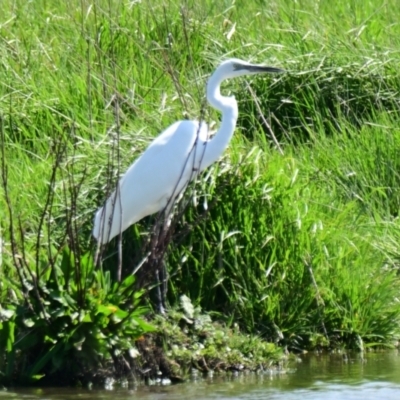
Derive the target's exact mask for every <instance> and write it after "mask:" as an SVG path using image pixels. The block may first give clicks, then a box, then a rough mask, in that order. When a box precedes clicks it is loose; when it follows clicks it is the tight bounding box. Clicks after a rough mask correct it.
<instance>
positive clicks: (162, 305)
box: [156, 260, 168, 315]
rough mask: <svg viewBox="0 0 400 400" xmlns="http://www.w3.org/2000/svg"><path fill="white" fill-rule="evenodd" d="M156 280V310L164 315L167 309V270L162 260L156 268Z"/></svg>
mask: <svg viewBox="0 0 400 400" xmlns="http://www.w3.org/2000/svg"><path fill="white" fill-rule="evenodd" d="M156 281H157V289H156V290H157V302H158V304H157V307H158V312H159V313H160V314H162V315H165V314H166V310H167V290H168V271H167V268H166V266H165V262H164V260H163V261H162V262H161V268H157V269H156Z"/></svg>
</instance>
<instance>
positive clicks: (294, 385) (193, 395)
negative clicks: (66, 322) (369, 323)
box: [0, 351, 400, 400]
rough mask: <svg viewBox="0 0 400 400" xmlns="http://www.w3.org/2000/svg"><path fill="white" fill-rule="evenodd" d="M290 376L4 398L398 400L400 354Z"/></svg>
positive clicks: (323, 358)
mask: <svg viewBox="0 0 400 400" xmlns="http://www.w3.org/2000/svg"><path fill="white" fill-rule="evenodd" d="M300 358H301V362H299V363H297V364H295V365H293V367H294V368H293V370H292V371H291V372H290V373H287V374H279V375H267V374H264V375H256V374H248V375H245V374H242V375H238V376H233V375H232V376H230V377H229V378H223V379H221V378H216V377H214V378H205V379H198V380H193V381H190V382H188V383H185V384H179V385H170V386H147V387H141V388H138V389H128V388H116V389H113V390H105V389H103V390H95V389H93V390H88V389H65V388H62V389H52V388H46V389H11V388H10V389H8V390H4V391H0V400H3V399H4V400H5V399H24V400H33V399H35V400H44V399H46V400H61V399H65V400H100V399H104V400H128V399H129V400H131V399H140V400H173V399H177V400H194V399H196V400H261V399H263V400H264V399H267V400H294V399H296V400H298V399H301V400H306V399H313V400H320V399H322V400H331V399H332V400H333V399H335V400H337V399H346V400H347V399H349V400H361V399H363V400H367V399H374V400H375V399H384V400H392V399H393V400H394V399H396V400H397V399H400V353H399V352H398V351H388V352H373V353H366V354H364V355H363V356H361V355H360V354H350V355H347V356H344V355H342V354H329V355H327V354H325V355H316V354H313V355H306V356H301V357H300Z"/></svg>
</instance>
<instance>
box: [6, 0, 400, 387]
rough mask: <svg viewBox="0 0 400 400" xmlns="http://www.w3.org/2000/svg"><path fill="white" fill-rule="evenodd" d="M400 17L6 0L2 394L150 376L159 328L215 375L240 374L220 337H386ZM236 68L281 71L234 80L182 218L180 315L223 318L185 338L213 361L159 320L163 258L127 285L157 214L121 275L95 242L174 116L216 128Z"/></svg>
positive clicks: (264, 7)
mask: <svg viewBox="0 0 400 400" xmlns="http://www.w3.org/2000/svg"><path fill="white" fill-rule="evenodd" d="M397 8H398V6H397V2H396V1H395V0H387V1H385V2H380V1H379V0H371V1H361V0H350V1H346V2H345V1H340V2H327V1H319V2H315V1H311V0H302V1H298V2H293V1H289V0H286V1H272V2H271V1H270V2H264V1H262V0H253V1H247V0H246V1H243V0H237V1H236V2H232V1H218V2H216V1H211V0H209V1H203V2H196V1H191V0H187V1H184V2H178V1H174V2H173V1H169V2H164V3H163V2H156V1H145V0H143V1H122V0H121V1H120V0H93V1H88V0H79V1H78V0H72V1H70V2H60V1H56V0H37V1H34V2H25V1H19V0H2V3H1V10H2V12H1V15H0V60H1V61H0V138H1V143H0V145H1V151H0V154H1V185H0V186H1V188H2V189H1V191H0V224H1V225H0V239H1V241H0V244H1V246H0V256H1V258H0V304H1V305H0V380H1V381H2V382H3V383H9V382H20V383H21V382H32V381H35V380H38V379H40V378H47V379H53V382H54V379H56V378H57V377H60V376H66V375H67V374H68V375H69V376H70V378H71V382H73V381H77V380H81V381H85V380H86V379H94V377H95V376H103V377H104V376H108V375H109V374H114V375H117V376H121V375H124V374H125V375H127V376H129V374H130V373H131V372H132V371H136V370H138V369H140V368H141V367H142V366H143V365H144V364H143V365H142V364H141V363H142V362H144V361H143V360H142V361H140V365H138V364H137V363H138V359H137V356H136V355H135V354H136V353H135V351H136V349H137V348H139V349H140V343H141V342H143V338H144V337H145V338H146V340H149V341H150V342H148V343H153V342H151V340H155V341H156V342H157V340H158V341H160V340H161V339H160V337H159V336H151V335H152V334H151V332H153V331H154V329H159V328H160V327H161V330H162V332H163V336H162V340H161V342H162V343H163V346H164V347H165V348H164V350H165V357H167V358H170V359H171V360H174V359H175V360H179V365H180V367H181V371H180V373H184V372H185V370H187V369H188V368H189V367H188V365H189V364H190V363H193V365H194V366H197V367H198V368H200V369H201V365H199V360H200V359H201V360H202V358H201V357H204V359H206V357H209V358H208V359H207V364H209V363H210V362H211V364H209V365H212V362H213V361H210V360H214V362H217V361H218V362H220V361H222V362H225V363H226V362H231V363H232V364H235V363H238V362H239V361H238V360H239V358H234V359H232V360H230V361H229V358H224V357H225V356H226V355H221V359H219V360H217V361H216V359H215V358H213V355H214V354H215V352H218V353H219V354H221V353H220V352H221V349H220V348H219V347H215V346H216V345H215V343H214V344H212V340H211V339H213V340H217V339H216V338H218V335H222V334H221V333H220V332H225V331H224V330H222V328H220V327H221V326H223V325H224V326H225V327H227V328H232V329H233V327H234V326H237V327H240V331H241V332H243V333H245V334H251V335H252V337H261V338H263V339H265V340H266V341H267V342H269V343H267V342H264V344H260V342H259V340H258V339H249V343H253V344H254V345H253V346H252V347H248V348H245V347H246V346H247V344H246V343H245V342H243V338H244V337H246V336H243V337H241V336H240V335H239V334H236V333H235V334H232V335H231V334H227V335H228V338H227V339H226V341H222V340H221V341H220V342H218V343H217V344H218V345H221V346H222V345H223V346H228V347H232V346H233V344H232V341H230V340H231V339H232V337H233V338H234V339H232V340H233V342H235V345H236V346H237V347H236V348H235V351H234V352H233V353H232V354H236V355H240V356H243V357H244V358H246V357H248V354H249V353H252V354H258V356H257V357H266V356H268V357H271V359H272V360H276V357H277V354H278V353H279V352H278V350H277V349H276V348H275V346H274V345H272V344H270V343H274V344H278V345H285V346H288V347H289V349H298V350H303V349H309V348H331V347H335V346H344V347H352V348H358V349H363V348H366V347H371V346H377V345H379V346H391V345H393V343H394V342H395V341H396V340H397V339H398V338H399V335H400V329H399V320H400V302H399V300H398V293H399V289H400V280H399V276H398V268H399V266H400V245H399V243H400V222H399V210H400V157H399V154H400V130H399V128H398V126H399V121H400V118H399V117H400V112H399V110H400V96H399V91H400V76H399V74H398V72H397V67H398V65H399V61H400V57H399V54H398V51H397V49H398V47H399V45H400V39H399V38H400V25H399V24H398V12H397ZM227 57H238V58H242V59H247V60H252V61H257V62H260V63H261V62H262V63H265V64H270V65H274V66H278V67H283V68H285V69H286V70H287V71H288V72H287V73H286V74H282V75H279V76H270V77H258V78H255V79H254V80H251V81H250V82H247V81H245V80H237V81H234V82H229V84H227V85H225V86H224V90H225V91H226V92H232V93H234V94H235V96H236V98H237V99H238V101H239V110H240V118H239V123H238V128H237V132H236V134H235V136H234V138H233V141H232V143H231V145H230V148H229V150H228V151H227V152H226V154H225V155H224V156H223V158H222V159H221V161H220V162H219V163H218V164H217V165H215V166H214V167H212V168H211V169H210V170H208V171H206V172H205V173H204V175H203V176H202V179H201V180H200V181H199V182H197V183H196V184H195V185H193V186H192V187H191V188H190V190H188V193H187V196H186V198H185V199H183V201H182V202H181V204H180V206H179V207H178V208H177V213H176V214H177V215H176V218H175V222H176V226H175V230H174V232H171V236H169V237H168V240H170V241H171V244H170V246H169V247H168V250H167V253H166V263H167V266H168V270H169V274H170V281H169V292H168V295H169V301H170V303H171V304H172V305H175V304H177V303H178V302H179V299H180V298H181V296H182V295H186V296H188V297H189V298H190V300H191V301H192V303H193V304H194V305H195V306H196V307H201V309H202V313H205V314H207V313H209V315H211V316H212V319H213V320H215V321H219V325H218V324H217V325H215V326H214V328H212V327H211V326H210V324H209V320H208V319H207V324H208V325H207V329H206V331H207V335H205V336H206V337H207V338H208V339H210V340H209V342H208V346H207V345H206V344H204V343H203V342H202V341H203V339H204V338H203V339H200V336H199V331H196V328H195V327H193V328H191V329H192V330H193V331H191V333H190V336H191V339H192V340H194V342H196V341H198V342H199V343H200V342H201V344H202V351H201V352H199V351H198V349H196V346H195V345H193V346H192V347H191V346H186V343H182V346H181V347H180V346H179V345H178V342H177V340H178V341H179V338H181V339H182V341H184V342H185V341H186V340H188V339H185V338H184V336H179V332H177V331H176V325H177V324H178V322H176V321H180V318H181V317H179V315H178V317H177V316H176V314H172V315H171V316H169V320H168V321H165V320H164V321H161V322H160V321H159V320H158V319H156V320H155V321H154V320H153V321H151V323H149V322H148V321H149V317H150V316H151V314H150V309H151V303H150V302H149V296H148V295H147V288H148V283H149V282H151V281H152V279H153V276H152V274H151V273H148V274H147V275H148V276H145V275H146V271H148V272H152V268H151V266H152V265H150V264H148V265H146V264H145V265H143V266H142V268H141V269H140V270H139V272H138V274H137V275H135V276H133V275H132V271H134V270H135V268H136V267H137V266H138V264H139V263H140V261H141V259H142V257H143V255H144V254H146V252H147V250H149V247H148V246H149V244H148V240H147V238H148V237H149V234H148V232H151V231H152V227H153V225H154V224H156V223H157V221H156V218H155V217H149V218H146V219H145V220H144V221H142V222H140V223H139V224H137V225H135V226H134V227H132V228H130V229H128V230H127V232H126V233H125V234H124V238H123V254H122V264H119V261H118V245H117V243H114V242H113V243H111V244H110V246H108V247H107V249H106V250H105V254H103V258H104V262H103V263H101V265H99V264H96V262H95V253H96V248H95V244H94V243H93V242H92V240H91V237H90V232H91V224H92V218H93V214H94V211H95V210H96V208H97V207H98V206H99V205H100V204H101V203H102V202H103V201H104V199H105V198H106V196H107V194H108V193H109V192H110V190H112V188H113V185H115V182H116V179H117V177H118V175H119V174H120V173H121V172H122V171H124V170H125V169H126V167H127V166H128V165H129V164H130V163H131V162H132V160H133V159H134V158H135V157H137V156H138V155H139V154H140V153H141V151H142V150H143V149H144V148H145V147H146V146H147V144H148V143H149V141H150V140H151V139H152V138H153V137H154V136H155V135H157V134H159V133H160V132H161V131H162V130H163V129H164V128H165V127H167V126H168V125H169V124H170V123H171V122H173V121H175V120H177V119H182V118H199V117H200V116H204V118H205V119H206V120H207V121H208V122H210V123H213V121H215V122H216V126H218V120H219V115H218V113H217V112H216V111H214V110H212V109H210V108H209V107H205V102H204V85H205V82H206V79H207V77H208V76H209V74H210V72H211V71H212V70H213V68H214V67H215V66H216V64H218V62H219V61H220V60H221V59H223V58H227ZM248 83H249V85H248ZM184 204H187V207H186V208H185V207H183V205H184ZM206 205H207V206H206ZM181 211H182V212H181ZM161 244H162V245H163V246H161V250H160V249H158V250H157V251H161V252H163V251H165V249H166V245H167V244H168V241H167V242H165V243H161ZM146 246H147V247H146ZM150 250H154V249H152V248H151V246H150ZM155 258H156V257H155ZM146 268H147V269H146ZM197 310H198V308H197ZM174 312H175V313H176V311H174ZM202 313H200V314H198V316H197V317H196V318H198V319H199V320H201V318H203V317H201V318H200V316H203V314H202ZM193 318H194V317H193ZM204 318H206V317H204ZM207 318H208V317H207ZM183 319H185V318H183ZM174 321H175V322H174ZM186 322H187V321H186ZM235 324H237V325H235ZM178 325H179V324H178ZM223 329H226V328H223ZM238 329H239V328H238ZM210 332H212V333H210ZM229 332H232V331H229ZM153 335H154V334H153ZM154 338H157V340H156V339H154ZM146 343H147V342H146ZM210 343H211V344H210ZM213 346H214V347H213ZM249 346H250V345H249ZM263 346H264V347H263ZM232 348H233V347H232ZM190 350H193V351H194V353H193V356H192V357H191V356H190ZM213 352H214V353H213ZM132 354H134V355H135V357H133V356H132ZM199 355H200V356H201V357H200V358H196V357H197V356H199ZM238 357H239V356H238ZM255 357H256V356H255ZM257 357H256V358H257ZM242 360H243V359H242ZM257 360H259V359H258V358H257ZM257 362H258V361H257ZM135 363H136V364H135ZM242 363H243V362H242ZM266 364H268V363H266ZM139 367H140V368H139ZM248 367H249V368H252V366H251V365H250V364H249V365H248ZM135 368H136V369H135ZM156 369H157V368H155V370H154V371H156ZM99 371H101V372H99ZM105 371H106V372H105ZM110 371H111V372H110Z"/></svg>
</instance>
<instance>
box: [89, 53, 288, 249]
mask: <svg viewBox="0 0 400 400" xmlns="http://www.w3.org/2000/svg"><path fill="white" fill-rule="evenodd" d="M266 72H267V73H276V72H283V70H281V69H279V68H274V67H267V66H264V65H256V64H250V63H248V62H245V61H242V60H239V59H229V60H227V61H224V62H223V63H222V64H221V65H220V66H219V67H218V68H217V69H216V70H215V72H214V73H213V74H212V76H211V77H210V79H209V81H208V84H207V100H208V102H209V103H210V104H211V106H212V107H214V108H216V109H217V110H219V111H220V112H221V113H222V121H221V126H220V128H219V130H218V131H217V133H216V134H215V135H214V136H213V137H212V138H210V137H209V134H208V127H207V125H206V124H205V123H204V122H199V121H190V120H183V121H178V122H175V123H174V124H172V125H171V126H170V127H169V128H167V129H166V130H165V131H164V132H162V133H161V135H159V136H158V137H157V138H155V139H154V140H153V142H152V143H151V144H150V145H149V147H148V148H147V149H146V150H145V152H144V153H143V154H142V155H141V156H140V157H139V158H138V159H137V160H136V161H134V163H133V164H132V165H131V166H130V167H129V169H128V170H127V171H126V173H125V175H123V176H122V178H121V180H120V181H119V183H118V186H117V189H116V190H115V191H114V193H112V194H111V196H110V197H109V198H108V199H107V201H106V203H105V205H104V206H103V207H101V208H100V209H99V210H98V211H97V212H96V215H95V218H94V228H93V236H94V237H95V238H96V240H97V241H98V242H99V244H104V243H107V242H109V241H110V240H111V239H112V238H114V237H115V236H117V235H118V234H119V233H120V232H123V231H124V230H125V229H126V228H128V227H129V226H130V225H132V224H134V223H135V222H137V221H139V220H140V219H142V218H143V217H145V216H147V215H150V214H153V213H156V212H158V211H161V210H164V209H165V210H166V215H168V214H169V212H170V211H171V208H172V206H173V204H174V201H175V200H176V198H177V196H178V195H179V194H180V193H181V192H182V190H183V189H184V188H185V187H186V185H187V184H188V183H189V182H190V181H191V180H192V179H193V178H194V176H196V174H198V173H199V172H201V171H203V170H204V169H205V168H207V167H208V166H210V165H211V164H213V163H214V162H215V161H217V160H218V158H219V157H220V155H221V154H222V153H223V152H224V150H225V149H226V147H227V146H228V144H229V142H230V140H231V138H232V135H233V132H234V130H235V127H236V121H237V118H238V104H237V101H236V100H235V97H233V96H230V97H226V96H222V95H221V92H220V85H221V83H222V81H224V80H225V79H228V78H235V77H238V76H242V75H252V74H259V73H266Z"/></svg>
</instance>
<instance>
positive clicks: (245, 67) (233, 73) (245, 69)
mask: <svg viewBox="0 0 400 400" xmlns="http://www.w3.org/2000/svg"><path fill="white" fill-rule="evenodd" d="M278 72H285V71H284V70H283V69H280V68H275V67H268V66H266V65H259V64H251V63H248V62H246V61H243V60H239V59H238V58H231V59H229V60H226V61H224V62H223V63H221V65H220V66H219V67H218V68H217V69H216V71H215V73H214V74H218V75H219V76H220V77H221V78H222V79H229V78H236V77H238V76H242V75H254V74H262V73H278Z"/></svg>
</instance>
